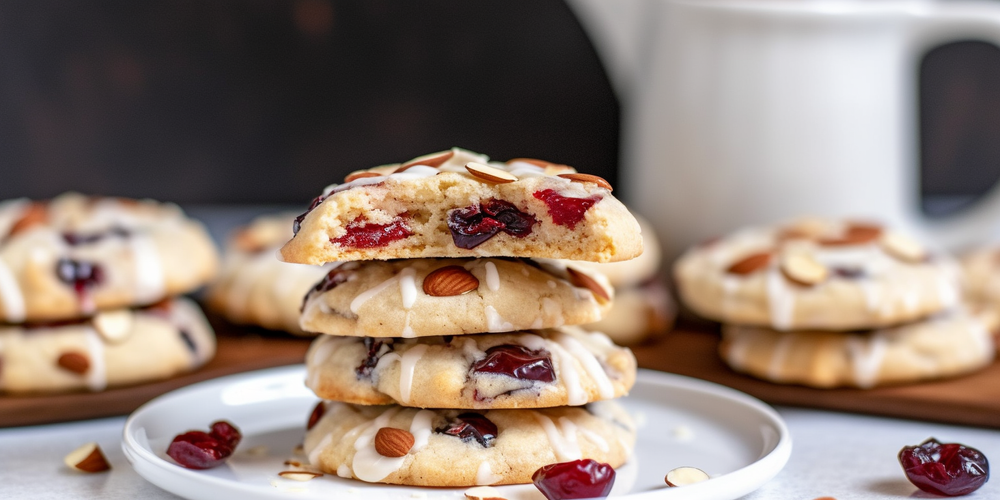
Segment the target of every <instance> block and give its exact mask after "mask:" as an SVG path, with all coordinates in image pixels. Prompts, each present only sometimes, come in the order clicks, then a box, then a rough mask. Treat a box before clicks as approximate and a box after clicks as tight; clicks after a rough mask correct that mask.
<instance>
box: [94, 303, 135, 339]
mask: <svg viewBox="0 0 1000 500" xmlns="http://www.w3.org/2000/svg"><path fill="white" fill-rule="evenodd" d="M133 318H134V316H133V315H132V311H129V310H128V309H119V310H117V311H108V312H102V313H99V314H98V315H97V316H94V319H93V320H92V321H93V323H94V329H95V330H97V333H99V334H101V337H103V338H104V340H107V341H108V342H110V343H112V344H118V343H121V342H122V341H124V340H125V339H127V338H128V337H129V335H130V334H131V333H132V321H133Z"/></svg>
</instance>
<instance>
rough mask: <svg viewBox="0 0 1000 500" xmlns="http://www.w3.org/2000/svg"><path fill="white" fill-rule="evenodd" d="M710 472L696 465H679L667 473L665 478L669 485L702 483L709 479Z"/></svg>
mask: <svg viewBox="0 0 1000 500" xmlns="http://www.w3.org/2000/svg"><path fill="white" fill-rule="evenodd" d="M708 478H709V477H708V474H706V473H705V471H703V470H701V469H698V468H696V467H678V468H676V469H674V470H671V471H670V472H668V473H667V475H666V477H664V478H663V480H664V481H665V482H666V483H667V486H670V487H675V486H687V485H689V484H694V483H700V482H702V481H705V480H707V479H708Z"/></svg>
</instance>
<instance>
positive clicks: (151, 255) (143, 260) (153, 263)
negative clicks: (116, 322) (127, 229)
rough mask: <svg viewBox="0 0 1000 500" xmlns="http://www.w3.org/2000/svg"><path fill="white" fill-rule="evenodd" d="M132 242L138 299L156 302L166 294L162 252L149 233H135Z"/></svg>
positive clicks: (141, 301)
mask: <svg viewBox="0 0 1000 500" xmlns="http://www.w3.org/2000/svg"><path fill="white" fill-rule="evenodd" d="M130 242H131V247H132V259H133V261H134V263H135V288H136V292H135V294H136V300H137V301H138V302H139V303H149V302H155V301H157V300H159V299H160V298H162V297H163V296H164V295H165V294H166V282H165V277H164V273H163V264H162V262H161V260H160V254H159V252H158V251H157V250H156V245H155V244H153V240H152V239H151V238H150V237H149V236H148V235H145V234H133V235H132V236H131V238H130Z"/></svg>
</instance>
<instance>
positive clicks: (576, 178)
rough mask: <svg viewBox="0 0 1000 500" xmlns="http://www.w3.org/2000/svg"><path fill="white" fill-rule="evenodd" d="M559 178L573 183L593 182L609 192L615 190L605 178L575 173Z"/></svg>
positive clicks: (562, 175) (561, 175) (560, 175)
mask: <svg viewBox="0 0 1000 500" xmlns="http://www.w3.org/2000/svg"><path fill="white" fill-rule="evenodd" d="M557 177H562V178H563V179H569V180H571V181H573V182H592V183H594V184H597V185H598V186H600V187H602V188H604V189H607V190H608V191H612V190H614V188H613V187H611V183H610V182H608V181H607V180H605V179H604V178H603V177H598V176H596V175H591V174H580V173H573V174H559V175H558V176H557Z"/></svg>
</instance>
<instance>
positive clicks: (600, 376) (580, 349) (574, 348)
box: [555, 333, 615, 399]
mask: <svg viewBox="0 0 1000 500" xmlns="http://www.w3.org/2000/svg"><path fill="white" fill-rule="evenodd" d="M555 340H556V342H558V343H559V345H561V346H563V347H565V348H566V350H567V351H569V352H570V353H571V354H572V355H573V356H574V357H576V359H577V360H579V361H580V364H582V365H583V369H584V370H586V371H587V374H588V375H590V378H592V379H593V380H594V383H596V384H597V390H598V392H599V393H600V395H601V397H602V398H605V399H610V398H613V397H615V388H614V385H612V384H611V379H609V378H608V374H607V372H605V371H604V367H603V366H601V363H600V362H599V361H598V360H597V358H596V357H594V354H593V353H592V352H590V351H589V350H587V348H586V347H584V346H583V344H581V343H580V342H579V341H578V340H577V339H575V338H573V337H571V336H569V335H567V334H565V333H559V334H558V335H556V336H555Z"/></svg>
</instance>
